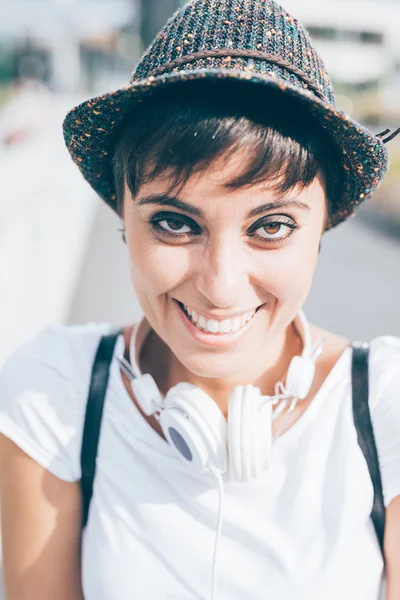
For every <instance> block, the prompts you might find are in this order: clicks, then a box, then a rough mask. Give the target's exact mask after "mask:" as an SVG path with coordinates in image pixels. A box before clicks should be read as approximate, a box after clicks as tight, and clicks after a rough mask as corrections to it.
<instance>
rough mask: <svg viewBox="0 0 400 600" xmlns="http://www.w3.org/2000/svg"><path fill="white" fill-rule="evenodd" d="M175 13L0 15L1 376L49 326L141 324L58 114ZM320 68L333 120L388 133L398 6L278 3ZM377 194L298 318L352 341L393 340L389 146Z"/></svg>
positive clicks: (161, 8)
mask: <svg viewBox="0 0 400 600" xmlns="http://www.w3.org/2000/svg"><path fill="white" fill-rule="evenodd" d="M184 3H185V2H179V0H3V1H2V3H1V4H0V190H1V192H0V290H1V293H0V331H1V336H0V366H1V363H2V362H3V361H4V360H5V358H6V357H7V355H8V354H9V353H11V352H12V351H13V350H14V349H15V348H16V347H17V346H19V345H20V344H22V343H23V342H24V341H25V340H27V339H28V338H30V337H31V336H33V335H34V334H35V333H36V332H38V331H39V330H40V329H42V328H43V327H44V326H46V325H47V324H48V323H55V322H56V323H67V324H75V323H84V322H87V321H109V322H111V323H113V324H115V325H120V324H124V323H128V322H131V321H133V320H137V319H138V318H139V316H140V314H141V311H140V308H139V306H138V303H137V301H136V299H135V295H134V292H133V290H132V288H131V284H130V281H129V274H128V262H127V256H126V249H125V246H124V245H123V243H122V241H121V236H120V233H118V229H119V227H120V223H119V221H118V219H117V218H116V216H115V215H114V214H113V213H112V211H111V210H110V209H109V208H108V207H107V206H106V205H104V204H103V203H102V202H101V201H100V200H99V199H98V198H97V197H96V196H95V194H94V192H92V190H91V188H90V187H89V185H88V184H87V183H86V182H85V181H84V180H83V178H82V177H81V175H80V174H79V172H78V169H77V168H76V167H75V165H74V164H73V163H72V161H71V160H70V158H69V155H68V152H67V150H66V148H65V147H64V142H63V139H62V132H61V123H62V120H63V118H64V116H65V114H66V112H67V111H68V110H69V109H70V108H71V107H72V106H74V105H76V104H78V103H79V102H81V101H83V100H85V99H87V98H89V97H91V96H95V95H97V94H100V93H103V92H106V91H111V90H113V89H117V88H118V87H120V86H121V85H124V84H126V83H127V82H128V81H129V78H130V74H131V72H132V70H133V68H134V66H135V64H136V62H137V61H138V59H139V57H140V55H141V53H142V52H143V50H144V49H145V47H146V46H147V45H148V44H149V43H150V41H151V40H152V38H153V37H154V35H155V34H156V33H157V32H158V31H159V29H160V28H161V27H162V26H163V24H164V23H165V21H166V20H167V18H168V17H169V16H170V15H171V14H172V13H173V11H174V10H175V9H176V8H178V7H179V6H180V5H181V4H184ZM282 4H283V6H284V7H285V8H286V9H287V10H289V12H291V13H292V14H293V15H294V16H295V17H297V18H298V19H299V20H300V21H301V22H302V23H303V24H304V25H305V26H306V28H307V29H308V31H309V32H310V34H311V36H312V38H313V39H314V42H315V44H316V46H317V47H318V48H319V50H320V53H321V55H322V56H323V58H324V59H325V62H326V64H327V67H328V70H329V71H330V73H331V75H332V77H333V80H334V85H335V89H336V93H337V101H338V105H339V107H340V108H343V109H345V110H346V111H348V112H349V113H350V114H351V115H352V116H353V117H355V118H357V119H358V120H360V121H361V122H362V123H363V124H365V125H367V126H368V127H370V129H371V130H372V131H374V132H375V133H379V132H381V131H382V130H384V129H386V128H387V127H390V128H397V127H398V126H400V101H399V99H400V36H399V22H400V0H368V1H367V0H324V2H320V1H319V0H282ZM388 148H389V151H390V154H391V168H390V172H389V174H388V176H387V178H386V181H385V183H384V185H383V186H382V188H381V189H380V190H379V191H378V192H377V193H376V194H375V197H374V198H373V199H372V200H370V201H369V202H368V203H367V205H366V206H365V207H364V208H363V209H362V210H360V211H359V213H358V216H357V218H356V219H352V220H350V221H349V222H348V223H345V224H343V225H341V226H339V227H338V228H337V229H335V230H333V231H332V232H329V233H328V234H327V235H326V236H325V237H324V239H323V244H322V252H321V258H320V263H319V267H318V271H317V275H316V278H315V283H314V286H313V289H312V292H311V295H310V298H309V300H308V302H307V305H306V312H307V314H308V316H309V318H310V319H311V320H312V321H313V322H315V323H317V324H319V325H321V326H324V327H327V328H332V329H334V330H335V331H337V332H338V333H341V334H344V335H347V336H349V337H350V338H352V339H360V340H370V339H371V338H372V337H374V336H377V335H383V334H391V335H398V336H400V318H399V311H398V306H399V304H400V276H399V270H400V197H399V192H400V136H399V137H398V138H396V139H394V140H393V141H392V142H390V143H389V144H388Z"/></svg>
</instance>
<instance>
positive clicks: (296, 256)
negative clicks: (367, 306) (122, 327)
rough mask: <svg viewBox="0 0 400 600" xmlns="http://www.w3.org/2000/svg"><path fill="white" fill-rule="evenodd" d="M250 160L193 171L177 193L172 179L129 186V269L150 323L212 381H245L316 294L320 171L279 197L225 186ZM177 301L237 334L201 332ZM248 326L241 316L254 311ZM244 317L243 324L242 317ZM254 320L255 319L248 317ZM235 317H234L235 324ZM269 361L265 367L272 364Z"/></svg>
mask: <svg viewBox="0 0 400 600" xmlns="http://www.w3.org/2000/svg"><path fill="white" fill-rule="evenodd" d="M244 159H245V156H244V155H243V156H242V155H241V154H236V155H235V156H234V157H233V158H232V159H230V160H229V162H228V163H226V162H225V163H224V162H222V161H217V162H215V164H214V166H213V167H212V169H209V170H207V171H205V172H202V173H200V174H196V175H195V176H193V177H192V178H191V179H190V180H189V182H188V183H187V185H186V186H185V187H184V189H183V190H181V191H180V192H179V195H178V197H175V196H174V197H172V196H173V195H172V196H171V195H169V196H167V195H166V192H167V190H168V188H169V183H170V180H169V178H168V176H166V175H165V176H163V177H160V178H158V179H156V180H154V181H153V182H151V183H148V184H145V185H143V186H142V187H141V188H140V190H139V192H138V194H137V197H136V198H132V196H131V193H130V192H129V190H128V188H127V187H126V188H125V199H124V221H125V226H126V236H127V244H128V250H129V260H130V271H131V277H132V282H133V285H134V289H135V292H136V294H137V297H138V300H139V302H140V304H141V306H142V309H143V311H144V314H145V316H146V318H147V319H148V321H149V323H150V325H151V326H152V328H153V329H154V330H155V332H156V333H157V334H158V335H159V337H160V338H161V339H162V340H163V341H164V342H165V343H166V344H167V346H168V347H169V348H170V350H171V351H172V353H173V355H174V356H175V357H176V358H177V359H178V361H179V362H180V363H181V364H182V365H183V367H184V368H186V369H187V370H188V371H189V372H191V373H193V374H195V375H197V376H199V377H206V378H224V379H225V378H232V379H235V378H237V377H239V378H240V377H241V376H242V377H243V378H245V377H246V373H248V372H251V370H252V368H253V367H254V364H256V363H257V361H259V360H260V357H264V358H265V360H267V356H268V353H270V354H271V353H272V352H273V349H274V344H277V343H278V342H277V340H279V339H280V338H282V334H283V333H284V332H285V331H286V329H287V328H288V326H289V325H290V323H291V322H292V321H293V319H294V317H295V316H296V314H297V313H298V311H299V309H301V308H302V306H303V304H304V302H305V300H306V298H307V295H308V293H309V290H310V287H311V283H312V279H313V275H314V271H315V267H316V263H317V258H318V252H319V244H320V239H321V235H322V233H323V230H324V225H325V220H326V200H325V191H324V188H323V184H322V181H321V180H320V178H319V177H318V178H317V179H315V180H314V182H313V183H312V184H311V185H310V186H309V187H308V188H307V189H305V190H302V191H300V190H294V191H292V192H289V193H288V194H287V195H286V196H284V197H278V196H277V195H276V193H274V192H273V191H272V190H271V189H269V188H268V184H267V183H262V184H257V185H254V186H252V187H248V188H242V189H237V190H231V189H227V188H226V187H224V183H225V182H227V181H230V180H231V179H232V175H234V174H235V173H236V174H237V173H238V171H240V165H241V164H242V162H243V160H244ZM178 302H179V303H182V304H184V305H185V306H186V307H188V308H189V309H192V310H195V311H196V313H197V317H198V318H199V317H200V316H202V315H203V316H204V318H205V321H201V323H203V325H204V323H207V324H208V325H210V327H209V328H210V329H212V330H213V331H214V330H215V327H216V324H215V323H214V324H213V323H212V322H211V324H210V323H209V321H208V319H211V320H214V321H215V320H216V321H218V323H217V325H218V326H219V324H220V322H221V321H222V320H226V321H228V322H227V323H225V329H229V328H230V327H231V328H232V327H233V329H237V328H238V327H239V330H238V331H236V332H232V331H231V333H222V332H219V333H212V332H208V333H206V332H204V331H199V329H198V328H196V327H195V326H194V325H193V324H192V323H191V322H190V320H189V318H187V317H186V315H185V314H184V313H183V311H182V309H181V307H180V306H179V304H178ZM260 306H261V308H260V309H259V310H258V311H257V312H256V313H255V314H254V316H252V317H251V319H250V321H248V322H247V324H246V325H244V326H243V328H242V324H243V320H241V316H243V315H246V313H249V312H251V314H252V313H253V312H254V310H255V309H258V307H260ZM236 315H239V321H237V320H236V318H233V317H234V316H236ZM248 316H249V315H248ZM232 318H233V320H231V319H232ZM264 364H265V363H264Z"/></svg>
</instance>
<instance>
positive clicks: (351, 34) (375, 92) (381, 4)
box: [282, 0, 400, 123]
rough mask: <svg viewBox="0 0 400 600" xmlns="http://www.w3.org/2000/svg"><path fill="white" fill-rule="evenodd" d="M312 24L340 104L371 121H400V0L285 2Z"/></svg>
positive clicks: (304, 23) (307, 24)
mask: <svg viewBox="0 0 400 600" xmlns="http://www.w3.org/2000/svg"><path fill="white" fill-rule="evenodd" d="M282 4H283V5H284V7H285V8H286V9H287V10H288V11H289V12H291V13H292V14H293V15H294V16H295V17H296V18H298V19H299V21H300V22H301V23H303V25H304V26H305V27H306V28H307V30H308V31H309V33H310V35H311V37H312V38H313V40H314V42H315V45H316V47H317V48H318V50H319V52H320V54H321V56H322V58H323V59H324V61H325V63H326V65H327V68H328V71H329V73H330V74H331V76H332V79H333V82H334V86H335V90H336V93H337V96H338V105H339V106H341V108H343V109H345V110H347V111H348V112H349V113H350V114H352V115H353V116H355V117H356V118H358V119H360V120H362V121H364V122H369V123H374V122H377V121H380V120H381V119H382V118H384V119H385V120H389V121H393V122H397V121H398V120H399V119H400V103H399V100H398V99H399V97H400V36H399V22H400V1H399V0H324V1H323V2H315V0H301V2H299V0H282Z"/></svg>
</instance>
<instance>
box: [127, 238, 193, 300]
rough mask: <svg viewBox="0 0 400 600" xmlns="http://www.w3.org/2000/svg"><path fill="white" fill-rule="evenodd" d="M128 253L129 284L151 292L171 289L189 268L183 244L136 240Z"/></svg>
mask: <svg viewBox="0 0 400 600" xmlns="http://www.w3.org/2000/svg"><path fill="white" fill-rule="evenodd" d="M129 254H130V270H131V278H132V280H133V284H134V285H135V286H139V285H140V287H143V286H144V287H145V288H147V289H152V290H153V291H154V293H159V294H162V293H165V292H168V291H170V290H173V289H174V288H175V287H177V286H178V285H179V284H180V283H181V282H182V281H184V279H185V277H186V276H187V275H188V273H189V271H190V267H191V260H190V253H189V252H188V250H187V249H185V247H183V246H179V247H178V246H172V245H171V246H169V245H167V244H162V243H161V242H155V243H153V242H144V243H140V242H138V243H136V244H134V245H132V247H131V248H130V250H129ZM149 274H151V276H149Z"/></svg>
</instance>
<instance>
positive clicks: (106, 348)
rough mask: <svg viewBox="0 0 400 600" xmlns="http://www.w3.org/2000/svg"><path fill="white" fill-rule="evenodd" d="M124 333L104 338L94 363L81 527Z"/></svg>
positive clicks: (84, 449)
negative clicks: (114, 362) (113, 364)
mask: <svg viewBox="0 0 400 600" xmlns="http://www.w3.org/2000/svg"><path fill="white" fill-rule="evenodd" d="M121 333H122V331H121V330H118V331H117V332H113V333H111V334H110V335H105V336H103V337H102V338H101V340H100V343H99V346H98V348H97V352H96V357H95V359H94V363H93V369H92V377H91V381H90V387H89V394H88V399H87V404H86V414H85V424H84V427H83V436H82V447H81V470H82V478H81V482H80V484H81V490H82V527H85V526H86V523H87V520H88V516H89V506H90V501H91V499H92V494H93V481H94V477H95V474H96V457H97V448H98V445H99V438H100V429H101V421H102V416H103V407H104V399H105V396H106V392H107V386H108V379H109V376H110V366H111V361H112V358H113V355H114V348H115V344H116V343H117V340H118V337H119V336H120V334H121Z"/></svg>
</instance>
